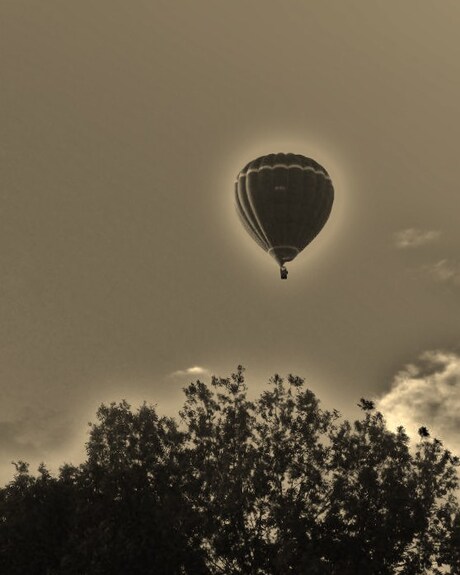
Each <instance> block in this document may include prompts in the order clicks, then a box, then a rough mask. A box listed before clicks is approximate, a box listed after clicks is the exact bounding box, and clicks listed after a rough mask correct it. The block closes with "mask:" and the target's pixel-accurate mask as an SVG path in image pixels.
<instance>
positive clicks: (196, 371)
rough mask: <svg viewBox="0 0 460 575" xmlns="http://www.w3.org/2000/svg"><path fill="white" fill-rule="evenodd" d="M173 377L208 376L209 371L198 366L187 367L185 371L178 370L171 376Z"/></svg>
mask: <svg viewBox="0 0 460 575" xmlns="http://www.w3.org/2000/svg"><path fill="white" fill-rule="evenodd" d="M171 375H172V376H173V377H182V376H184V375H209V370H208V369H206V368H205V367H201V366H199V365H194V366H192V367H188V368H187V369H179V370H178V371H174V372H173V373H172V374H171Z"/></svg>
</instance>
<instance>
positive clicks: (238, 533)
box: [0, 367, 460, 575]
mask: <svg viewBox="0 0 460 575" xmlns="http://www.w3.org/2000/svg"><path fill="white" fill-rule="evenodd" d="M184 391H185V396H186V397H185V403H184V406H183V409H182V410H181V412H180V417H181V419H180V422H179V423H178V422H176V421H175V420H173V419H170V418H165V417H161V418H160V417H158V415H157V414H156V411H155V409H154V408H153V407H150V406H147V405H145V404H144V405H143V406H141V408H139V409H138V410H137V412H133V411H132V410H131V407H130V406H129V405H128V404H127V403H126V402H122V403H120V404H114V403H112V404H110V405H109V406H106V405H102V406H101V407H100V408H99V410H98V413H97V418H98V423H97V424H95V425H91V429H90V437H89V441H88V443H87V460H86V461H85V463H83V464H82V465H80V466H79V467H72V466H64V467H62V468H61V470H60V473H59V476H58V477H57V478H54V477H51V475H50V474H49V473H48V471H47V470H46V468H45V467H44V466H41V467H40V469H39V474H38V476H37V477H34V476H32V475H31V474H30V473H29V471H28V467H27V464H25V463H22V462H19V463H17V464H16V470H17V473H16V476H15V478H14V480H13V481H12V482H11V483H10V484H9V485H7V486H6V487H5V488H3V489H2V490H0V572H2V573H3V572H4V573H9V574H11V575H16V574H19V573H21V574H22V573H28V574H31V575H35V574H37V575H39V574H40V575H41V574H43V575H45V574H46V575H53V574H64V575H65V574H69V575H70V574H75V575H77V574H83V573H84V574H88V575H93V574H94V575H96V574H115V575H116V574H118V573H120V574H121V573H130V574H141V573H142V574H150V573H152V574H159V575H161V574H165V575H166V574H169V575H174V574H193V575H200V574H203V575H205V574H206V575H207V574H209V575H217V574H226V575H227V574H228V575H232V574H234V575H236V574H244V575H246V574H248V575H278V574H280V575H281V574H283V575H284V574H288V573H295V574H309V575H310V574H311V575H315V574H321V575H336V574H337V575H338V574H340V575H346V574H348V573H350V574H351V573H353V575H360V574H363V575H364V574H366V575H369V574H373V575H387V574H388V575H390V574H398V573H401V574H404V575H417V574H424V573H426V574H428V573H441V571H439V570H438V567H439V566H441V565H442V564H445V565H449V566H450V567H451V573H460V510H459V506H458V502H457V500H456V499H455V497H454V493H455V490H456V489H457V488H458V479H457V474H456V469H455V467H456V466H457V465H458V459H457V458H455V457H453V456H452V455H451V454H450V453H449V452H448V451H446V450H444V449H443V448H442V444H441V442H440V441H439V440H437V439H431V438H430V437H429V433H428V430H427V429H426V428H421V429H423V430H424V431H423V433H420V443H418V444H417V448H416V451H415V453H411V451H410V450H409V439H408V437H407V435H406V434H405V432H404V429H403V428H402V427H400V428H398V430H397V432H396V433H392V432H390V431H389V430H387V429H386V427H385V421H384V419H383V417H382V415H381V414H380V413H378V412H375V410H374V404H373V402H371V401H368V400H365V399H363V398H362V399H361V401H360V403H359V404H358V405H359V406H360V408H361V409H362V410H363V418H362V419H360V420H357V421H355V422H354V423H353V424H350V423H349V422H348V421H341V420H340V414H339V413H338V412H337V411H336V410H333V411H324V410H322V409H320V408H319V401H318V399H317V398H316V397H315V395H314V394H313V393H312V392H311V391H310V390H308V389H306V388H305V387H304V382H303V380H302V379H301V378H299V377H296V376H292V375H289V376H288V377H287V379H286V380H283V378H281V377H280V376H278V375H275V376H274V377H273V378H272V379H271V380H270V387H269V388H268V389H267V390H266V391H264V392H263V393H262V394H261V396H260V397H259V398H258V399H257V400H256V401H249V400H248V398H247V387H246V384H245V381H244V374H243V368H242V367H238V370H237V371H236V373H234V374H232V375H231V377H229V378H217V377H213V378H212V381H211V385H209V386H208V385H206V384H205V383H203V382H201V381H196V382H195V383H191V384H190V385H189V386H188V387H187V388H186V389H185V390H184Z"/></svg>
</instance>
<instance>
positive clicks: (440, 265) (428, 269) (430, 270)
mask: <svg viewBox="0 0 460 575" xmlns="http://www.w3.org/2000/svg"><path fill="white" fill-rule="evenodd" d="M422 271H423V272H424V273H425V274H428V275H429V276H430V277H431V278H433V279H434V280H435V281H437V282H438V283H449V284H451V285H455V286H459V287H460V265H459V264H458V263H456V262H452V261H449V260H447V259H442V260H439V261H437V262H435V263H432V264H427V265H424V266H423V267H422Z"/></svg>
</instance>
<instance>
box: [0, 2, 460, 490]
mask: <svg viewBox="0 0 460 575" xmlns="http://www.w3.org/2000/svg"><path fill="white" fill-rule="evenodd" d="M0 23H1V24H0V27H1V30H0V74H1V75H0V77H1V95H0V113H1V116H0V117H1V127H0V134H1V136H0V154H1V156H0V157H1V163H0V166H1V168H0V274H1V276H0V314H1V315H0V354H1V357H0V386H1V387H0V392H1V394H0V398H1V400H0V454H1V459H0V482H5V481H7V480H9V479H10V478H11V477H12V471H13V468H12V466H11V464H10V461H11V460H18V459H24V460H26V461H30V462H31V463H32V464H33V466H36V464H37V463H38V462H39V461H41V460H44V461H46V462H48V463H49V464H50V466H51V467H53V465H54V466H56V465H58V464H60V463H63V462H64V461H67V462H73V463H78V462H79V461H80V460H81V457H83V444H84V441H85V440H86V433H87V425H86V424H87V422H88V421H90V420H92V421H94V420H95V412H96V409H97V407H98V405H99V404H100V403H101V402H102V401H104V402H110V401H118V400H120V399H122V398H126V399H127V400H128V401H129V402H131V403H132V404H133V405H135V406H137V405H138V404H139V403H140V402H141V401H143V400H146V401H148V402H151V403H156V404H158V411H159V413H162V414H163V413H167V414H169V415H174V414H175V413H176V412H177V410H178V408H179V407H180V405H181V402H182V391H181V389H182V387H183V386H184V385H186V384H187V383H188V382H190V381H192V380H194V379H196V378H197V377H200V378H202V379H204V380H205V381H207V380H208V379H209V375H210V374H212V373H214V374H216V375H221V376H226V375H228V374H229V373H230V372H231V371H232V370H234V369H235V368H236V366H237V365H238V364H239V363H241V364H243V365H244V366H245V367H246V369H247V372H246V375H247V381H248V385H249V387H250V394H252V395H255V394H258V393H259V392H260V391H261V390H262V389H263V388H264V386H265V385H266V382H267V380H268V378H269V377H270V376H271V375H273V374H274V373H275V372H278V373H280V374H287V373H289V372H293V373H296V374H298V375H301V376H303V377H305V378H306V380H307V384H308V386H309V387H310V388H311V389H312V390H313V391H314V392H315V394H316V395H317V396H318V397H319V399H320V400H321V401H322V405H323V407H325V408H329V409H332V408H337V409H339V410H341V411H342V413H343V414H344V415H345V416H348V417H355V416H358V415H359V413H358V410H357V408H356V407H355V404H356V403H357V401H359V398H360V397H365V398H368V399H372V398H374V399H378V400H379V407H381V409H382V411H383V412H384V414H385V415H386V416H387V418H388V421H389V423H390V424H392V425H399V424H403V425H406V426H407V428H408V429H409V430H412V431H413V430H414V429H416V428H417V426H418V425H422V424H423V425H427V426H428V428H429V429H430V430H432V431H433V433H435V434H436V435H438V436H439V437H440V438H441V439H443V440H445V442H446V444H447V445H448V446H450V447H451V448H453V449H457V450H458V451H460V444H459V443H458V438H457V439H456V435H457V436H458V434H459V432H460V253H459V246H460V225H459V220H460V192H459V184H458V181H459V170H460V167H459V165H460V164H459V161H458V150H459V143H460V115H459V102H460V39H459V36H458V30H459V28H460V5H459V3H458V2H456V1H454V0H443V2H437V3H434V2H432V1H430V0H406V1H405V2H397V0H390V1H387V2H372V3H369V2H368V1H367V0H347V1H346V2H344V1H343V0H330V1H328V2H324V1H323V0H316V1H308V2H306V1H305V0H289V2H282V1H281V0H276V1H275V0H252V1H249V2H248V1H247V0H232V1H231V2H230V1H223V0H219V1H216V0H196V1H194V2H189V1H187V0H180V1H179V0H150V1H147V0H134V1H131V2H125V1H122V0H96V1H94V0H91V1H90V0H79V1H78V2H61V1H60V0H3V1H2V2H1V3H0ZM273 152H294V153H298V154H303V155H305V156H309V157H312V158H314V159H315V160H316V161H318V162H319V163H321V164H322V165H323V166H324V167H325V168H326V170H327V171H328V172H329V174H330V175H331V178H332V181H333V184H334V187H335V203H334V207H333V210H332V214H331V217H330V219H329V222H328V223H327V224H326V226H325V228H324V229H323V231H322V232H321V234H320V235H319V236H318V238H317V239H315V241H314V242H313V243H312V244H311V245H310V246H309V247H308V248H307V249H306V250H305V251H304V252H303V253H302V254H301V255H300V256H299V257H298V258H297V259H296V260H295V262H293V263H292V264H290V265H289V271H290V273H289V279H288V281H286V282H284V281H280V279H279V271H278V269H277V266H276V263H275V262H274V261H273V260H272V258H270V256H268V255H267V254H266V253H264V252H263V251H262V250H261V249H260V248H259V247H258V246H257V245H256V243H255V242H253V241H252V240H251V238H250V237H249V236H248V235H247V234H246V232H245V231H244V229H243V228H242V227H241V225H240V222H239V221H238V218H237V216H236V214H235V210H234V205H233V185H234V180H235V177H236V175H237V173H238V172H239V170H240V169H241V168H242V167H243V166H244V165H245V164H246V163H248V162H249V161H250V160H252V159H254V158H256V157H257V156H260V155H263V154H268V153H273Z"/></svg>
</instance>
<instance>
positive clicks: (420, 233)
mask: <svg viewBox="0 0 460 575" xmlns="http://www.w3.org/2000/svg"><path fill="white" fill-rule="evenodd" d="M440 235H441V232H439V231H437V230H418V229H416V228H406V229H405V230H400V231H399V232H396V233H395V234H393V239H394V243H395V246H396V247H397V248H400V249H405V248H416V247H419V246H423V245H425V244H428V243H431V242H433V241H435V240H437V239H438V238H439V236H440Z"/></svg>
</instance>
